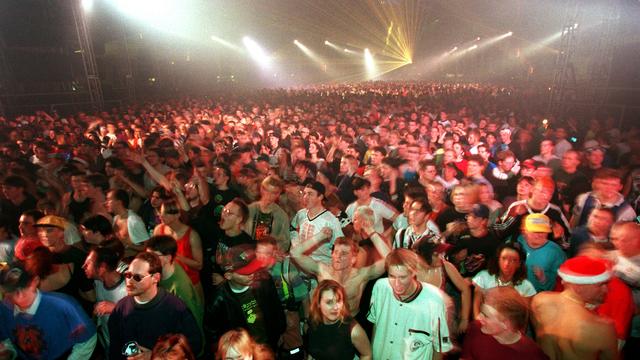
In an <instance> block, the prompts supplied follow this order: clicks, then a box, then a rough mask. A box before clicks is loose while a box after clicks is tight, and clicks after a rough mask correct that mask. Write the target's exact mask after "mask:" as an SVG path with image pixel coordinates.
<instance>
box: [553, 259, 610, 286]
mask: <svg viewBox="0 0 640 360" xmlns="http://www.w3.org/2000/svg"><path fill="white" fill-rule="evenodd" d="M558 275H559V276H560V278H562V280H564V281H566V282H568V283H571V284H578V285H590V284H598V283H602V282H605V281H607V280H609V278H610V277H611V272H610V271H609V267H608V266H607V264H606V263H605V262H604V261H602V260H599V259H595V258H591V257H588V256H576V257H574V258H571V259H569V260H567V261H565V262H564V263H563V264H562V265H560V268H559V269H558Z"/></svg>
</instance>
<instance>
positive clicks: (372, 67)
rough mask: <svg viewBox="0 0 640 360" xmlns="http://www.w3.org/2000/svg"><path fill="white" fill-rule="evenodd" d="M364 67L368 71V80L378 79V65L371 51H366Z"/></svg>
mask: <svg viewBox="0 0 640 360" xmlns="http://www.w3.org/2000/svg"><path fill="white" fill-rule="evenodd" d="M364 66H365V69H366V71H367V78H368V79H373V78H375V77H376V73H377V69H376V63H375V61H374V60H373V55H372V54H371V51H369V49H368V48H367V49H364Z"/></svg>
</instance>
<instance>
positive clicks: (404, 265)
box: [367, 249, 453, 360]
mask: <svg viewBox="0 0 640 360" xmlns="http://www.w3.org/2000/svg"><path fill="white" fill-rule="evenodd" d="M418 263H419V259H418V255H417V254H416V253H414V252H412V251H410V250H407V249H395V250H393V251H392V252H391V253H390V254H389V255H388V256H387V258H386V261H385V268H386V270H387V272H388V274H389V277H388V278H386V279H385V278H383V279H380V280H378V281H377V282H376V284H375V286H374V287H373V293H372V295H371V308H370V310H369V315H368V317H367V318H368V320H369V321H371V322H372V323H373V324H374V332H373V334H374V335H373V342H372V349H373V359H374V360H378V359H384V360H387V359H405V360H410V359H411V360H412V359H415V360H417V359H421V360H422V359H441V358H442V354H443V353H445V352H447V351H449V350H451V349H452V347H453V346H452V344H451V339H450V338H449V327H448V326H447V317H446V313H445V298H444V297H445V296H446V295H444V293H442V292H441V291H440V290H438V289H437V288H436V287H434V286H433V285H429V284H427V283H421V282H419V281H418V279H417V277H416V274H417V271H418Z"/></svg>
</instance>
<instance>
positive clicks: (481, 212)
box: [471, 204, 491, 219]
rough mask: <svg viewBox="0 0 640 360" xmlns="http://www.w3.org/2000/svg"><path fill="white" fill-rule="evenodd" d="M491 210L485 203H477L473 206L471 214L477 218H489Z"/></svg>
mask: <svg viewBox="0 0 640 360" xmlns="http://www.w3.org/2000/svg"><path fill="white" fill-rule="evenodd" d="M490 213H491V211H490V210H489V207H487V205H485V204H475V205H473V207H472V208H471V214H472V215H473V216H475V217H477V218H483V219H488V218H489V214H490Z"/></svg>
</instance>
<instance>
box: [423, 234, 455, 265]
mask: <svg viewBox="0 0 640 360" xmlns="http://www.w3.org/2000/svg"><path fill="white" fill-rule="evenodd" d="M414 247H415V251H416V253H417V254H418V255H420V257H421V258H422V260H424V262H426V263H427V264H428V265H429V266H434V267H437V266H440V265H442V259H444V257H445V255H446V254H447V251H449V250H450V249H451V245H450V244H447V243H434V242H432V241H428V240H427V239H419V240H418V241H417V242H416V243H415V245H414Z"/></svg>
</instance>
